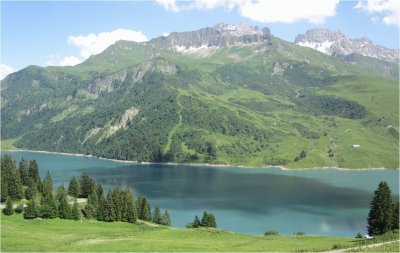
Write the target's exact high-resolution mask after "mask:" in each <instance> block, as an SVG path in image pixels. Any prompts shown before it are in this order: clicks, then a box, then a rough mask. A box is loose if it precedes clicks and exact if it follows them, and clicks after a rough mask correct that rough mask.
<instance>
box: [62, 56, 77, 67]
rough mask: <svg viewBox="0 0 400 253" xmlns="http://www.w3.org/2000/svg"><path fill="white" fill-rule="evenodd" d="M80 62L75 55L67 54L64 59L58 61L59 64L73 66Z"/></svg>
mask: <svg viewBox="0 0 400 253" xmlns="http://www.w3.org/2000/svg"><path fill="white" fill-rule="evenodd" d="M81 62H82V60H81V59H79V58H78V57H76V56H67V57H64V59H62V60H61V61H60V63H59V65H60V66H75V65H77V64H79V63H81Z"/></svg>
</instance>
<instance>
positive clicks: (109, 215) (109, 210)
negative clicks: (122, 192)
mask: <svg viewBox="0 0 400 253" xmlns="http://www.w3.org/2000/svg"><path fill="white" fill-rule="evenodd" d="M112 197H113V195H112V193H111V190H110V191H109V192H108V194H107V199H106V202H105V205H104V213H103V220H104V221H108V222H112V221H114V220H115V216H114V215H115V212H114V202H113V198H112Z"/></svg>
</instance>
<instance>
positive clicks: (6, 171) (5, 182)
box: [1, 155, 24, 201]
mask: <svg viewBox="0 0 400 253" xmlns="http://www.w3.org/2000/svg"><path fill="white" fill-rule="evenodd" d="M1 184H2V189H1V190H2V195H1V197H2V198H1V200H2V201H4V200H6V199H7V197H10V198H11V199H12V200H20V199H22V198H23V197H24V192H23V188H22V182H21V178H20V175H19V172H18V170H17V166H16V164H15V161H14V160H12V159H11V156H9V155H4V156H2V157H1Z"/></svg>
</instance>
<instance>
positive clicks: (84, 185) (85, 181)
mask: <svg viewBox="0 0 400 253" xmlns="http://www.w3.org/2000/svg"><path fill="white" fill-rule="evenodd" d="M79 185H80V189H81V194H80V197H82V198H87V197H88V196H89V195H90V194H91V193H92V192H93V191H94V189H95V186H96V184H95V183H94V181H93V180H92V179H91V178H90V177H89V175H88V174H87V173H86V171H84V172H83V173H82V175H81V178H80V181H79Z"/></svg>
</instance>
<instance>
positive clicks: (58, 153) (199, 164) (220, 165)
mask: <svg viewBox="0 0 400 253" xmlns="http://www.w3.org/2000/svg"><path fill="white" fill-rule="evenodd" d="M3 142H4V141H1V144H2V145H3ZM5 147H10V148H9V149H6V148H3V146H1V151H7V152H33V153H39V154H54V155H67V156H77V157H88V158H95V159H100V160H106V161H112V162H118V163H128V164H161V165H185V166H204V167H220V168H224V167H237V168H243V169H261V168H276V169H281V170H320V169H335V170H350V171H363V170H365V171H369V170H385V169H396V170H398V169H399V168H384V167H380V168H342V167H313V168H287V167H284V166H275V165H270V166H268V165H266V166H262V167H251V166H244V165H234V164H212V163H172V162H166V163H156V162H138V161H128V160H117V159H111V158H104V157H99V156H94V155H85V154H78V153H65V152H55V151H44V150H29V149H18V148H15V147H14V146H12V144H11V145H9V144H8V145H5Z"/></svg>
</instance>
